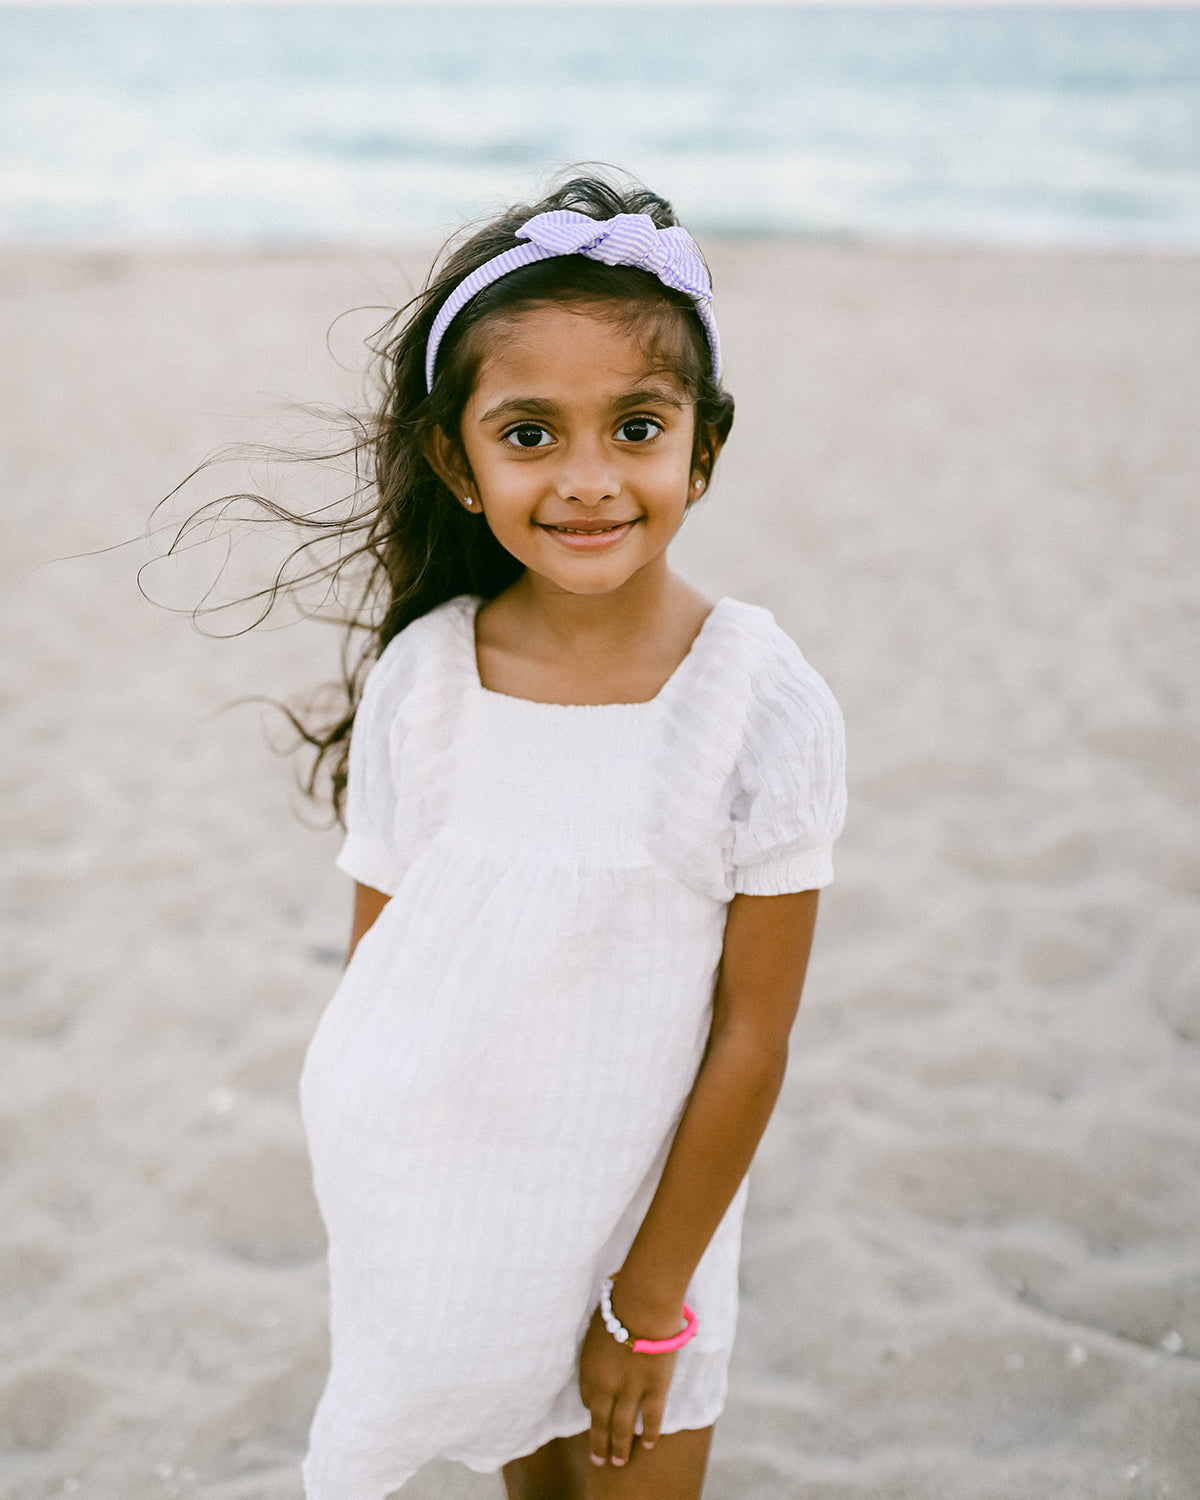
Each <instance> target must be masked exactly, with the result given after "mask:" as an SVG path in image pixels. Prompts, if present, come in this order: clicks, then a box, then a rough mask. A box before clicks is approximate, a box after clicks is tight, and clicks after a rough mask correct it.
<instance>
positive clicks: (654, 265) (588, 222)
mask: <svg viewBox="0 0 1200 1500" xmlns="http://www.w3.org/2000/svg"><path fill="white" fill-rule="evenodd" d="M516 234H517V238H518V239H520V240H526V241H528V243H527V244H524V245H514V246H513V248H512V249H511V250H505V251H503V252H502V253H501V254H499V255H495V256H493V257H492V259H491V260H488V261H484V263H483V265H481V266H477V267H476V268H475V270H474V271H472V272H471V274H470V275H469V276H465V277H464V278H463V279H462V281H460V282H459V284H458V285H457V286H456V287H455V288H454V290H453V291H452V292H451V293H450V295H449V296H448V297H447V298H446V300H445V302H443V303H442V305H441V307H440V308H439V309H438V315H437V317H436V318H435V319H434V320H433V327H432V328H431V329H430V331H429V343H428V344H427V345H426V349H425V385H426V388H427V389H428V390H432V389H433V368H434V365H435V364H436V363H437V352H438V345H439V344H440V343H441V342H442V336H443V335H444V334H445V332H446V329H447V328H449V326H450V324H451V323H452V322H453V320H454V319H455V317H456V316H457V315H458V314H459V313H460V312H461V311H462V310H463V308H464V307H465V306H466V304H467V303H468V302H469V301H470V300H471V298H472V297H474V296H475V294H476V293H477V292H481V291H483V289H484V287H485V286H490V285H491V284H492V282H493V281H499V280H500V278H501V276H507V275H508V273H509V272H510V271H516V270H518V269H519V268H520V267H521V266H531V265H533V264H534V263H535V262H537V261H539V260H552V259H553V258H554V257H555V256H556V255H586V256H587V258H588V259H589V260H598V261H602V262H603V263H604V264H605V265H606V266H636V267H638V268H639V269H640V270H643V271H649V272H650V273H651V275H653V276H657V277H658V279H659V281H661V282H662V284H663V285H664V286H669V287H673V288H674V289H675V290H676V291H679V292H686V293H687V295H688V296H689V297H690V298H691V299H692V301H693V302H694V303H695V304H696V312H697V314H698V315H699V318H700V321H701V323H702V324H703V325H704V332H705V334H706V335H707V337H708V347H709V349H710V351H711V352H712V368H713V379H714V380H720V378H721V341H720V339H719V338H718V337H717V323H716V319H715V318H714V317H713V311H712V283H711V282H710V281H709V279H708V271H707V269H706V268H705V265H704V261H703V260H702V259H701V258H700V251H699V250H698V249H697V248H696V242H695V240H693V239H692V237H691V235H690V234H689V233H688V232H687V230H686V229H680V228H678V227H676V228H673V229H659V228H657V226H656V225H655V223H654V220H653V219H652V218H650V216H649V214H617V215H616V216H615V217H614V218H611V219H593V218H591V217H590V216H589V215H588V214H577V213H575V212H574V210H573V209H569V208H556V209H554V210H553V211H552V212H551V213H547V214H536V215H535V216H534V217H533V218H532V219H530V220H529V221H528V222H527V223H525V224H522V225H521V227H520V229H518V230H517V231H516Z"/></svg>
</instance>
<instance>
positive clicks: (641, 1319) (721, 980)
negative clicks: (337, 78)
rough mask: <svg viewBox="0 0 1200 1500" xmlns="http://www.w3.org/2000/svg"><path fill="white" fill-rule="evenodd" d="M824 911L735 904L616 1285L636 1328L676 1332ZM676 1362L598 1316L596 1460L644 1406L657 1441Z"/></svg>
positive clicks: (623, 1448) (755, 1133) (793, 900)
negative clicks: (672, 1118) (657, 1176)
mask: <svg viewBox="0 0 1200 1500" xmlns="http://www.w3.org/2000/svg"><path fill="white" fill-rule="evenodd" d="M816 916H817V892H816V891H800V892H797V893H795V894H793V895H786V896H743V895H738V896H735V897H734V898H733V901H732V902H731V904H730V907H729V915H728V918H727V919H726V924H725V945H724V950H723V953H722V957H721V970H720V975H719V977H718V980H717V988H716V994H715V997H714V1001H713V1019H712V1028H711V1031H710V1033H709V1041H708V1048H707V1050H706V1052H705V1055H704V1061H703V1062H702V1064H701V1066H700V1071H699V1073H698V1074H697V1077H696V1082H695V1084H694V1085H693V1087H692V1092H691V1096H690V1098H689V1099H688V1103H687V1107H686V1108H685V1110H684V1112H683V1118H682V1119H681V1120H680V1122H679V1128H678V1130H677V1131H676V1132H675V1139H674V1141H673V1143H672V1145H671V1150H670V1153H669V1155H668V1157H667V1162H666V1166H665V1168H664V1169H663V1174H662V1179H661V1181H660V1182H659V1185H658V1189H657V1191H656V1192H655V1194H654V1198H653V1199H652V1201H651V1203H650V1207H649V1210H648V1211H647V1213H646V1217H645V1219H644V1220H643V1221H642V1226H641V1228H640V1229H639V1230H638V1233H637V1237H636V1238H635V1240H634V1242H633V1245H632V1246H631V1247H630V1251H629V1254H628V1255H627V1256H626V1258H625V1264H624V1266H623V1267H622V1268H621V1273H620V1279H619V1280H618V1282H617V1285H616V1287H615V1289H614V1291H613V1310H614V1311H615V1313H616V1315H617V1317H618V1318H619V1319H620V1320H621V1322H622V1323H623V1324H624V1325H625V1327H626V1328H628V1329H630V1330H631V1331H632V1332H633V1333H634V1334H635V1335H636V1336H638V1337H641V1338H670V1337H671V1336H672V1335H673V1334H676V1333H678V1331H679V1329H680V1327H681V1322H682V1320H681V1317H680V1307H681V1305H682V1303H683V1299H684V1296H685V1294H686V1292H687V1286H688V1282H689V1281H690V1280H691V1277H692V1273H693V1272H694V1271H695V1269H696V1265H697V1263H698V1262H699V1260H700V1257H701V1255H703V1253H704V1250H705V1248H706V1246H707V1245H708V1242H709V1240H710V1239H711V1238H712V1236H713V1234H714V1233H715V1231H716V1228H717V1225H718V1224H719V1223H720V1222H721V1219H722V1217H723V1215H724V1213H725V1210H726V1209H727V1208H728V1207H729V1204H730V1202H731V1200H732V1198H733V1195H734V1193H735V1192H736V1191H737V1189H738V1186H739V1184H740V1183H741V1180H742V1178H743V1177H744V1176H745V1175H746V1171H747V1168H748V1167H749V1165H750V1159H751V1157H752V1156H753V1155H754V1150H755V1147H756V1146H757V1145H758V1142H759V1138H760V1137H761V1135H762V1133H763V1131H764V1129H765V1128H766V1124H767V1121H768V1120H769V1119H770V1116H771V1111H772V1109H773V1108H774V1105H775V1100H776V1098H777V1097H778V1094H779V1089H780V1086H781V1085H782V1083H783V1075H784V1071H785V1069H786V1067H787V1051H788V1036H789V1034H790V1032H791V1028H792V1023H793V1021H794V1020H795V1017H796V1009H797V1007H798V1005H799V1003H800V991H801V989H802V988H803V985H804V975H805V970H806V969H807V966H808V955H809V950H810V949H811V947H812V936H813V926H814V923H815V922H816ZM674 1361H675V1356H674V1355H672V1354H633V1353H631V1352H630V1351H628V1350H627V1349H626V1348H624V1347H622V1346H621V1345H620V1344H618V1343H617V1342H616V1340H615V1339H614V1338H613V1337H612V1335H611V1334H610V1333H609V1332H608V1331H607V1329H606V1328H605V1327H604V1324H603V1323H602V1322H601V1321H600V1317H599V1314H598V1313H597V1315H596V1316H595V1317H594V1318H593V1319H592V1323H591V1326H590V1328H589V1329H588V1334H587V1338H586V1340H585V1342H584V1347H583V1355H582V1358H581V1361H580V1390H581V1392H582V1394H583V1399H584V1402H585V1404H586V1405H587V1406H588V1407H589V1408H590V1410H591V1413H592V1432H591V1450H592V1461H593V1463H605V1462H607V1461H608V1459H609V1458H610V1457H611V1459H612V1462H613V1463H614V1464H623V1463H625V1462H627V1461H628V1458H629V1452H630V1448H631V1446H632V1442H633V1432H634V1424H635V1422H636V1420H637V1415H638V1411H639V1409H640V1411H641V1414H642V1428H643V1431H642V1443H643V1445H644V1446H645V1447H651V1446H652V1445H653V1443H654V1441H655V1440H656V1438H657V1436H658V1430H659V1425H660V1423H661V1421H662V1413H663V1406H664V1405H665V1403H666V1396H667V1389H668V1387H669V1385H670V1382H671V1374H672V1371H673V1368H674Z"/></svg>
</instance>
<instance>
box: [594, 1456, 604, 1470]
mask: <svg viewBox="0 0 1200 1500" xmlns="http://www.w3.org/2000/svg"><path fill="white" fill-rule="evenodd" d="M592 1462H593V1463H594V1464H595V1465H596V1467H597V1468H600V1469H602V1468H603V1467H604V1460H603V1459H602V1458H601V1457H600V1455H599V1454H598V1453H593V1454H592Z"/></svg>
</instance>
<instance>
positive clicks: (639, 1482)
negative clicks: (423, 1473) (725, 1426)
mask: <svg viewBox="0 0 1200 1500" xmlns="http://www.w3.org/2000/svg"><path fill="white" fill-rule="evenodd" d="M711 1442H712V1428H711V1427H703V1428H700V1429H698V1430H695V1431H685V1432H672V1433H670V1434H668V1436H666V1437H660V1438H659V1440H658V1442H657V1443H655V1445H654V1447H653V1448H652V1449H651V1450H650V1452H649V1453H647V1452H646V1450H645V1449H644V1448H643V1447H642V1446H641V1444H640V1443H635V1444H634V1447H633V1455H632V1457H631V1458H630V1460H629V1462H628V1464H626V1465H625V1466H624V1467H623V1468H620V1469H616V1468H614V1467H613V1466H612V1465H611V1464H605V1465H604V1467H603V1468H598V1467H597V1466H596V1465H595V1464H593V1463H592V1461H591V1458H590V1457H589V1455H588V1435H587V1433H586V1432H580V1433H577V1434H576V1435H575V1436H574V1437H569V1438H556V1439H555V1440H554V1442H552V1443H547V1444H546V1446H545V1447H544V1448H539V1449H538V1451H537V1452H536V1453H531V1454H530V1455H529V1456H528V1457H527V1458H518V1459H514V1460H513V1462H512V1463H510V1464H505V1466H504V1484H505V1488H506V1489H507V1491H508V1500H700V1489H701V1486H702V1485H703V1483H704V1470H705V1467H706V1465H707V1463H708V1448H709V1444H710V1443H711Z"/></svg>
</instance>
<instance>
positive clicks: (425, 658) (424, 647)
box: [364, 594, 479, 696]
mask: <svg viewBox="0 0 1200 1500" xmlns="http://www.w3.org/2000/svg"><path fill="white" fill-rule="evenodd" d="M478 605H479V601H478V599H476V598H475V597H474V596H473V595H470V594H460V595H458V596H457V597H456V598H454V599H447V600H446V602H445V603H444V604H438V605H436V606H435V607H434V608H433V609H431V610H429V611H428V613H426V614H423V615H420V616H419V617H418V618H417V619H415V620H412V621H411V622H410V623H409V624H407V625H406V626H405V627H404V629H403V630H399V631H397V632H396V634H395V635H394V636H393V637H392V638H391V640H390V641H389V642H388V643H387V645H386V646H385V647H384V648H383V650H382V651H381V652H380V653H379V655H378V657H377V658H376V660H375V661H374V663H373V664H372V666H371V669H370V671H369V672H368V674H367V679H366V684H365V686H364V694H367V693H370V694H371V695H372V696H374V695H378V694H380V693H388V694H389V695H392V696H394V695H395V694H396V693H402V692H404V691H405V689H406V688H408V687H412V686H414V685H415V684H416V682H417V680H418V679H419V678H421V677H422V676H426V675H428V674H430V673H433V674H435V675H437V676H440V677H442V678H443V680H446V674H447V673H448V672H449V673H450V676H451V677H456V676H458V675H460V674H461V672H462V671H463V670H464V669H465V666H466V664H467V653H466V651H465V650H464V648H463V647H464V641H465V640H466V639H467V636H468V632H469V628H470V626H471V623H472V622H473V620H474V616H475V610H476V609H477V608H478ZM454 668H457V669H458V670H457V671H454V670H452V669H454Z"/></svg>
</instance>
